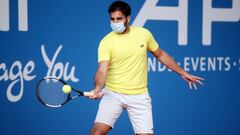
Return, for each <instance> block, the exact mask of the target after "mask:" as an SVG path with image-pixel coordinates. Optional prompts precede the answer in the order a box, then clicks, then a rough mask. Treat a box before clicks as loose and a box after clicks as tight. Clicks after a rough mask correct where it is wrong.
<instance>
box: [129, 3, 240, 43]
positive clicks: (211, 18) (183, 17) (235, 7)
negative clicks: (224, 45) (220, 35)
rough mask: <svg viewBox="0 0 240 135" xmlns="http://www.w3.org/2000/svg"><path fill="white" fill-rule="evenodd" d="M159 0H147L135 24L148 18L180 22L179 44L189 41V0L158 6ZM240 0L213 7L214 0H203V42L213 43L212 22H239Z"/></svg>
mask: <svg viewBox="0 0 240 135" xmlns="http://www.w3.org/2000/svg"><path fill="white" fill-rule="evenodd" d="M158 1H159V0H146V1H145V3H144V4H143V6H142V8H141V10H140V12H139V13H138V15H137V16H136V19H135V20H134V22H133V25H138V26H143V25H144V24H145V23H146V21H147V20H169V21H177V22H178V44H179V45H187V41H188V0H179V6H178V7H169V6H156V5H157V3H158ZM239 9H240V0H232V8H213V7H212V0H203V22H202V25H203V26H202V35H203V36H202V37H203V39H202V43H203V45H208V46H209V45H211V39H212V35H211V33H212V22H237V21H239V19H240V10H239Z"/></svg>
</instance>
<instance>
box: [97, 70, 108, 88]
mask: <svg viewBox="0 0 240 135" xmlns="http://www.w3.org/2000/svg"><path fill="white" fill-rule="evenodd" d="M106 76H107V75H106V73H105V72H103V71H101V70H98V71H97V73H96V75H95V81H94V88H95V89H96V90H98V91H101V90H102V88H103V87H104V85H105V83H106Z"/></svg>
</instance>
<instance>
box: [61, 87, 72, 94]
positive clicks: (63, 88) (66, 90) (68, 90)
mask: <svg viewBox="0 0 240 135" xmlns="http://www.w3.org/2000/svg"><path fill="white" fill-rule="evenodd" d="M62 91H63V93H65V94H69V93H70V92H71V91H72V88H71V86H70V85H63V87H62Z"/></svg>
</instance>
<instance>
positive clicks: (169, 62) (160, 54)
mask: <svg viewBox="0 0 240 135" xmlns="http://www.w3.org/2000/svg"><path fill="white" fill-rule="evenodd" d="M152 54H153V55H154V56H155V57H156V58H157V59H158V60H159V61H160V62H161V63H162V64H164V65H166V66H167V67H168V68H170V69H171V70H172V71H174V72H176V73H178V74H179V75H180V76H181V77H182V78H183V79H184V80H185V81H187V82H188V84H189V87H190V89H192V85H193V86H194V88H195V89H197V86H196V83H199V84H200V85H203V83H202V82H201V80H204V79H203V78H201V77H197V76H194V75H191V74H189V73H187V72H186V71H184V70H183V69H182V68H181V67H179V66H178V64H177V63H176V62H175V60H173V58H172V57H171V56H169V55H168V54H167V53H166V52H165V51H163V50H162V49H160V48H158V49H157V50H156V51H153V52H152Z"/></svg>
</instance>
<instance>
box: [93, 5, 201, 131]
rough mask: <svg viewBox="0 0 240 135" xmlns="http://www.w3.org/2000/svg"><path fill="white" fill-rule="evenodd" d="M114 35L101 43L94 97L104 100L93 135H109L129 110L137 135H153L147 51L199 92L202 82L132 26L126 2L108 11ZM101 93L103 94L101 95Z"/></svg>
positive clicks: (149, 34)
mask: <svg viewBox="0 0 240 135" xmlns="http://www.w3.org/2000/svg"><path fill="white" fill-rule="evenodd" d="M108 13H109V15H110V21H111V28H112V30H113V31H112V32H110V33H109V34H107V35H106V36H105V37H104V38H103V39H102V40H101V42H100V45H99V48H98V63H99V66H98V70H97V72H96V75H95V87H94V89H93V91H94V93H95V94H94V95H93V96H90V97H89V98H92V99H98V98H101V97H102V99H101V101H100V104H99V108H98V112H97V115H96V119H95V122H94V125H93V128H92V130H91V135H106V134H107V133H108V132H109V131H110V130H111V129H112V128H113V127H114V124H115V122H116V120H117V119H118V118H119V116H120V114H121V113H122V111H123V110H127V112H128V115H129V118H130V121H131V123H132V126H133V129H134V132H135V134H137V135H152V134H153V117H152V104H151V98H150V96H149V94H148V88H147V82H148V79H147V73H148V71H147V51H150V52H151V53H152V54H153V55H154V56H155V57H156V58H157V59H158V60H159V61H160V62H161V63H163V64H164V65H166V66H167V67H168V68H170V69H171V70H172V71H174V72H176V73H178V74H179V75H180V76H181V77H182V78H183V79H184V80H186V81H187V83H188V84H189V87H190V89H192V86H193V87H194V88H195V89H197V86H196V83H199V84H201V85H203V83H202V82H201V80H203V78H200V77H197V76H194V75H190V74H188V73H187V72H186V71H184V70H183V69H181V68H180V67H179V66H178V65H177V64H176V62H175V61H174V60H173V59H172V58H171V57H170V56H169V55H168V54H167V53H166V52H165V51H163V50H162V49H160V48H159V46H158V43H157V42H156V41H155V39H154V37H153V35H152V34H151V32H149V31H148V30H147V29H145V28H140V27H135V26H130V25H129V22H130V15H131V8H130V6H129V4H127V3H125V2H123V1H115V2H113V3H112V4H111V5H110V6H109V9H108ZM104 86H105V87H104ZM101 93H102V94H101Z"/></svg>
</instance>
